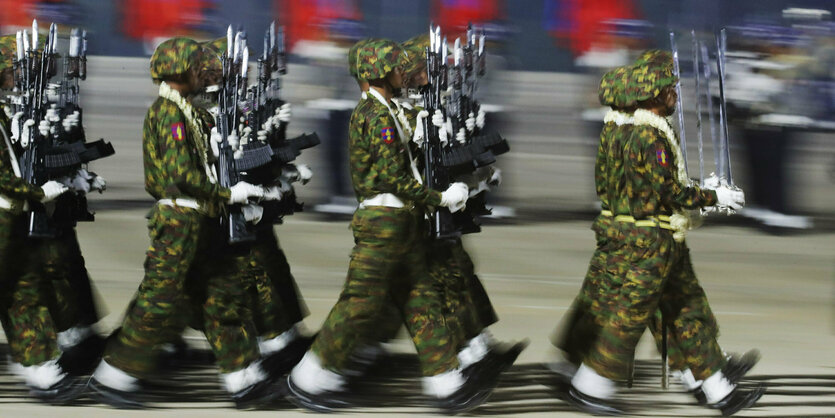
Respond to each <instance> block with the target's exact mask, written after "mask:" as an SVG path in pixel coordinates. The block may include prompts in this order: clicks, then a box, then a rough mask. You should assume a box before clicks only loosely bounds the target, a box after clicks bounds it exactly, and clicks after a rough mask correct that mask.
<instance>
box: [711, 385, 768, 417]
mask: <svg viewBox="0 0 835 418" xmlns="http://www.w3.org/2000/svg"><path fill="white" fill-rule="evenodd" d="M765 388H766V386H765V383H760V384H758V385H757V386H755V387H753V388H749V389H742V388H740V387H736V388H735V389H734V390H733V391H732V392H731V393H729V394H728V396H725V398H724V399H722V400H721V401H719V402H716V403H715V404H711V405H710V407H711V408H714V409H718V410H720V411H722V415H723V416H726V417H727V416H731V415H733V414H735V413H737V412H739V411H740V410H743V409H745V408H749V407H751V406H753V405H754V403H756V402H757V400H759V399H760V397H762V396H763V393H765Z"/></svg>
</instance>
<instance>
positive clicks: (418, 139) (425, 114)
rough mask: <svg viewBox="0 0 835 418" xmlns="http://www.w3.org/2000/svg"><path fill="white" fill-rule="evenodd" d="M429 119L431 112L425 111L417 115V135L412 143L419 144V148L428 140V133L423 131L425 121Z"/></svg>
mask: <svg viewBox="0 0 835 418" xmlns="http://www.w3.org/2000/svg"><path fill="white" fill-rule="evenodd" d="M427 117H429V112H427V111H425V110H421V111H420V112H418V114H417V118H416V121H417V122H416V123H415V133H414V135H412V142H414V143H415V144H418V146H422V145H423V141H425V140H426V132H425V131H424V130H423V121H424V120H426V118H427Z"/></svg>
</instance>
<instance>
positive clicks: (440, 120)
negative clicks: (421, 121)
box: [432, 109, 444, 129]
mask: <svg viewBox="0 0 835 418" xmlns="http://www.w3.org/2000/svg"><path fill="white" fill-rule="evenodd" d="M432 125H434V126H435V127H436V128H438V129H442V128H443V127H444V113H443V112H441V109H435V113H433V114H432Z"/></svg>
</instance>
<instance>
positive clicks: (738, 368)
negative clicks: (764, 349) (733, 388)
mask: <svg viewBox="0 0 835 418" xmlns="http://www.w3.org/2000/svg"><path fill="white" fill-rule="evenodd" d="M758 361H760V352H759V351H758V350H756V349H754V350H749V351H747V352H745V353H744V354H742V355H741V356H740V355H733V356H731V358H730V359H728V362H727V363H726V364H725V367H724V368H723V369H722V374H723V375H725V378H726V379H728V381H729V382H731V383H733V384H737V383H739V381H740V380H742V378H743V377H745V375H746V374H747V373H748V372H749V371H750V370H751V369H753V368H754V366H755V365H756V364H757V362H758Z"/></svg>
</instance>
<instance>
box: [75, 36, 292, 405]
mask: <svg viewBox="0 0 835 418" xmlns="http://www.w3.org/2000/svg"><path fill="white" fill-rule="evenodd" d="M201 60H202V48H201V46H200V45H199V44H198V43H196V42H194V41H192V40H190V39H186V38H172V39H169V40H167V41H165V42H163V43H162V44H160V46H159V47H157V49H156V51H155V52H154V55H153V56H152V57H151V65H150V69H151V77H152V78H153V79H154V81H156V82H158V83H159V84H160V89H159V96H160V97H159V98H158V99H157V100H156V101H155V102H154V103H153V104H152V105H151V108H150V109H149V110H148V113H147V116H146V118H145V124H144V127H143V135H142V136H143V151H144V152H143V156H144V164H145V188H146V190H147V191H148V193H150V194H151V195H152V196H153V197H154V198H156V199H157V204H156V205H155V206H154V208H153V209H152V210H151V213H150V221H149V223H148V229H149V234H150V237H151V246H150V248H149V249H148V252H147V254H146V260H145V277H144V279H143V281H142V283H141V284H140V286H139V289H138V291H137V293H136V295H135V297H134V300H133V301H132V302H131V304H130V306H129V309H128V311H127V312H126V316H125V319H124V321H123V322H122V327H121V329H120V330H119V331H118V332H117V333H116V335H115V336H114V337H113V338H112V341H111V342H110V343H109V344H108V347H107V348H106V350H105V353H104V356H103V360H102V361H101V363H100V364H99V366H98V368H97V369H96V371H95V373H94V374H93V377H92V379H91V380H90V387H91V389H92V390H93V396H94V397H95V398H96V399H98V400H100V401H102V402H104V403H107V404H110V405H111V406H115V407H120V408H139V407H142V406H143V404H142V402H141V399H140V389H141V385H140V380H139V379H141V378H148V377H150V375H151V374H152V373H153V372H154V371H155V368H156V360H157V354H158V351H159V348H160V347H161V346H162V344H165V343H169V342H172V341H175V340H176V339H177V338H178V337H179V335H180V333H181V332H182V330H183V328H184V327H185V326H186V325H187V323H188V316H189V314H190V312H189V306H190V305H189V300H190V299H191V298H198V300H200V301H201V303H200V305H201V307H202V317H203V318H202V319H203V320H202V322H203V330H204V333H205V334H206V337H207V339H208V341H209V344H210V346H211V347H212V350H213V352H214V354H215V357H216V359H217V363H218V367H219V369H220V372H221V377H222V381H223V384H224V387H225V389H226V390H227V391H228V392H229V393H230V395H231V397H232V399H233V400H234V401H235V403H236V406H238V407H242V408H243V407H250V406H257V405H262V404H265V403H267V402H270V401H272V400H273V399H274V398H275V397H276V396H277V395H278V390H277V388H275V387H274V386H273V384H272V383H271V382H270V381H269V380H268V379H267V376H266V373H264V371H263V370H262V369H261V367H260V364H259V363H258V361H257V360H258V348H257V342H256V341H255V336H256V332H255V330H254V326H253V325H252V319H251V313H249V314H248V313H247V311H246V310H245V307H244V306H242V302H243V300H241V298H242V297H243V296H242V295H241V293H242V292H243V290H242V287H243V286H241V284H240V283H238V282H235V278H234V277H230V276H223V275H217V274H216V275H209V277H206V278H205V280H202V281H200V282H197V281H195V280H193V278H194V276H192V275H190V273H192V271H193V269H194V268H195V267H196V266H198V265H202V266H207V267H209V268H211V266H212V263H211V260H206V259H200V256H201V255H203V256H205V255H207V254H208V255H210V256H211V255H212V254H211V251H210V250H211V248H210V247H211V239H212V237H213V236H216V234H217V231H218V229H219V228H217V224H218V223H217V217H218V215H219V214H220V212H221V211H222V210H223V208H224V206H225V205H226V204H235V203H247V202H248V201H249V199H250V198H262V197H264V196H265V191H264V190H263V189H262V188H260V187H257V186H254V185H251V184H248V183H244V182H241V183H238V184H235V185H233V186H232V187H231V188H229V189H227V188H223V187H221V186H219V185H218V184H217V183H216V181H215V178H214V173H213V172H212V170H211V167H210V164H211V161H210V158H211V157H210V154H211V151H210V150H209V144H208V142H207V140H208V133H209V131H208V129H207V127H206V126H205V125H204V124H203V123H202V121H201V120H200V119H199V116H198V114H197V112H196V110H195V109H194V107H193V106H192V104H191V102H190V101H189V99H188V97H189V95H192V94H194V93H197V92H198V91H199V90H200V88H201V85H200V80H199V68H200V63H201ZM190 277H191V278H192V280H188V278H190ZM201 279H202V277H201ZM201 291H202V294H201ZM201 296H202V297H201Z"/></svg>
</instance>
